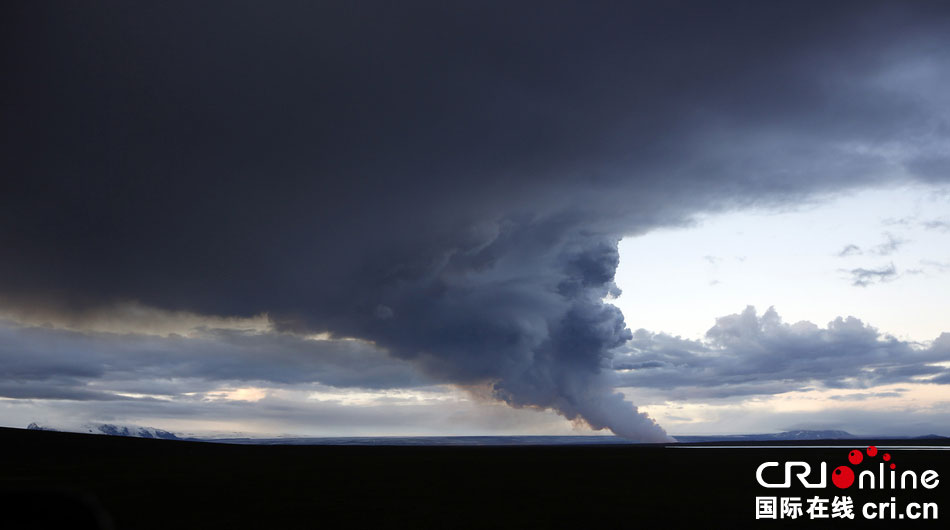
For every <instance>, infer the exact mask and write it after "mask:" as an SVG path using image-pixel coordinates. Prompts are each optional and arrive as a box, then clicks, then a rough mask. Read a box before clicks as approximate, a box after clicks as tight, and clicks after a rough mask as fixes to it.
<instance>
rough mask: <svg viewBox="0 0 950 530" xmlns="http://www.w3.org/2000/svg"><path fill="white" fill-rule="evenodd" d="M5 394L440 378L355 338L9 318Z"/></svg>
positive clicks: (112, 394) (380, 384)
mask: <svg viewBox="0 0 950 530" xmlns="http://www.w3.org/2000/svg"><path fill="white" fill-rule="evenodd" d="M0 364H2V365H3V367H4V370H3V372H2V374H0V395H2V396H4V397H10V398H37V399H72V400H105V399H117V400H124V399H129V398H127V397H124V396H122V395H120V394H116V392H119V393H134V394H156V395H169V396H178V397H180V396H181V395H183V394H186V393H188V392H196V391H207V390H211V389H212V388H213V387H215V386H217V385H219V384H220V383H221V382H223V381H227V382H232V383H233V382H257V383H264V384H272V385H276V386H284V385H294V384H309V383H321V384H324V385H328V386H334V387H356V388H370V389H382V388H411V387H418V386H422V385H426V384H432V380H431V379H429V378H426V377H425V376H423V375H422V374H420V373H419V372H418V370H416V369H414V368H413V367H412V366H411V365H410V364H409V363H406V362H404V361H400V360H398V359H393V358H391V357H389V356H387V355H386V354H385V353H384V352H382V351H380V350H378V349H376V348H374V347H373V346H372V345H370V344H367V343H365V342H361V341H353V340H307V339H303V338H300V337H296V336H293V335H290V334H286V333H257V332H242V331H235V330H215V329H205V330H201V331H200V333H198V334H197V336H195V337H182V336H175V335H173V336H168V337H159V336H152V335H135V334H114V333H88V332H86V333H83V332H78V331H68V330H61V329H52V328H43V327H23V326H18V325H16V324H14V323H12V322H3V321H0Z"/></svg>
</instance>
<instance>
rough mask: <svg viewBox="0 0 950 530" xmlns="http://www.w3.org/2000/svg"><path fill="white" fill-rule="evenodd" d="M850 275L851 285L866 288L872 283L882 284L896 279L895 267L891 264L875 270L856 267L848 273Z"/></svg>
mask: <svg viewBox="0 0 950 530" xmlns="http://www.w3.org/2000/svg"><path fill="white" fill-rule="evenodd" d="M848 272H849V273H850V274H851V285H853V286H855V287H867V286H868V285H871V284H874V283H882V282H887V281H890V280H893V279H895V278H897V267H895V266H894V264H893V263H891V264H889V265H886V266H883V267H878V268H876V269H865V268H864V267H858V268H855V269H851V270H850V271H848Z"/></svg>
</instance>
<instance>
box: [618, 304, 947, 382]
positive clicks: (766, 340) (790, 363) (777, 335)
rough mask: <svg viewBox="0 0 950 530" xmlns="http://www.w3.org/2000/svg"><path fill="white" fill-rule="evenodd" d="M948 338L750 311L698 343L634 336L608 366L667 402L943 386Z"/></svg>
mask: <svg viewBox="0 0 950 530" xmlns="http://www.w3.org/2000/svg"><path fill="white" fill-rule="evenodd" d="M947 361H950V333H944V334H942V335H941V336H940V337H938V338H937V339H936V340H935V341H933V343H932V344H930V345H921V344H915V343H911V342H906V341H901V340H898V339H895V338H893V337H890V336H887V335H883V334H881V333H880V332H879V331H877V330H876V329H874V328H873V327H871V326H869V325H866V324H864V323H863V322H861V321H860V320H858V319H856V318H854V317H848V318H842V317H838V318H837V319H835V320H834V321H832V322H830V323H829V324H828V326H827V327H826V328H820V327H818V326H816V325H815V324H812V323H811V322H805V321H803V322H798V323H795V324H787V323H784V322H782V320H781V318H780V317H779V315H778V313H776V312H775V310H774V309H772V308H770V309H769V310H768V311H766V312H765V313H764V314H762V315H761V316H759V315H757V314H756V311H755V309H754V308H752V307H751V306H750V307H748V308H746V309H745V311H743V312H742V313H740V314H735V315H729V316H725V317H721V318H718V319H717V320H716V325H715V326H713V327H712V328H710V329H709V331H708V332H707V333H706V337H705V339H704V340H701V341H694V340H687V339H682V338H679V337H671V336H669V335H666V334H662V333H651V332H649V331H646V330H643V329H641V330H638V331H636V332H635V333H634V334H633V339H632V340H631V341H630V342H629V343H627V345H625V346H624V347H623V348H621V350H620V352H619V353H618V355H617V356H616V357H615V359H614V364H613V366H614V369H615V370H617V371H618V372H619V378H620V381H621V383H620V384H622V385H624V386H630V387H639V388H655V389H661V390H663V391H664V395H665V396H668V397H669V398H670V399H710V398H726V397H735V396H746V395H770V394H778V393H783V392H789V391H793V390H798V391H804V390H807V389H809V388H810V387H813V386H814V385H815V384H820V385H821V386H823V387H825V388H849V389H855V388H871V387H874V386H878V385H884V384H893V383H900V382H912V381H916V382H923V381H927V382H931V383H935V384H945V383H947V382H948V381H950V370H948V369H947V368H944V367H941V366H938V365H935V364H934V363H940V362H947Z"/></svg>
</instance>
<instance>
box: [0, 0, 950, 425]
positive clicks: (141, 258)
mask: <svg viewBox="0 0 950 530" xmlns="http://www.w3.org/2000/svg"><path fill="white" fill-rule="evenodd" d="M7 9H8V11H9V13H8V16H4V17H2V20H3V22H2V23H0V24H3V27H2V31H0V35H2V37H0V38H2V39H3V44H2V46H3V50H4V53H3V55H2V56H0V61H2V65H3V71H4V74H5V76H4V78H5V82H4V84H3V86H2V88H0V96H2V97H0V105H2V112H3V115H4V119H3V121H2V125H0V127H2V129H0V134H2V142H0V171H2V174H3V175H4V189H3V193H2V194H0V245H2V247H3V248H4V259H2V260H0V299H2V300H3V303H4V304H6V305H14V306H31V305H36V306H56V307H57V308H58V310H59V311H68V312H82V311H85V310H89V309H90V308H94V307H98V306H101V305H104V304H113V303H121V302H124V301H129V300H131V301H135V302H137V303H141V304H143V305H145V306H150V307H159V308H164V309H173V310H187V311H191V312H195V313H199V314H213V315H239V316H240V315H244V316H249V315H256V314H260V313H263V312H266V313H267V314H269V315H270V316H271V318H273V319H274V321H275V322H276V323H277V325H278V326H279V327H280V328H281V329H284V330H294V331H307V332H313V331H327V332H330V333H333V334H334V335H337V336H347V337H358V338H362V339H366V340H370V341H373V342H375V343H376V344H377V345H378V346H380V347H381V348H385V349H387V350H388V351H390V352H391V353H392V354H393V355H395V356H397V357H399V358H403V359H411V360H414V361H415V362H417V363H418V364H419V365H420V366H423V367H424V368H425V369H426V370H427V371H428V373H429V374H430V375H431V376H433V377H435V378H438V379H439V380H443V381H446V382H458V383H467V382H472V381H481V382H494V383H495V388H496V395H497V397H498V398H500V399H504V400H505V401H507V402H509V403H512V404H514V405H519V406H520V405H528V406H540V407H553V408H556V409H557V410H559V411H561V412H562V413H563V414H564V415H565V416H567V417H570V418H576V417H583V418H584V419H586V420H587V421H588V422H590V423H592V424H593V425H594V426H595V427H603V426H609V427H611V428H613V429H614V430H616V431H618V432H621V433H622V434H625V435H628V436H632V437H637V438H642V439H662V438H663V434H662V431H660V430H659V429H658V428H656V426H655V425H653V424H652V422H650V421H649V420H648V419H646V418H644V417H642V416H641V415H638V414H636V412H635V409H634V408H633V407H631V406H629V404H623V402H622V401H619V395H617V394H614V393H612V392H611V391H610V390H609V386H610V385H609V381H608V380H607V378H608V376H609V371H605V370H603V367H604V366H606V365H608V364H609V357H610V353H609V351H610V349H611V348H613V347H615V346H617V345H619V344H621V343H623V342H624V341H625V340H626V338H627V337H628V334H629V332H628V331H626V330H625V325H624V321H623V319H622V315H621V314H620V313H619V311H617V310H615V309H613V308H611V307H609V306H605V305H603V303H602V302H601V300H602V299H603V297H604V296H606V295H608V294H610V293H612V292H615V287H614V286H613V283H612V278H613V273H614V269H615V267H616V264H617V259H616V244H617V241H618V240H619V238H620V237H621V236H622V235H625V234H637V233H643V232H645V231H648V230H650V229H652V228H654V227H657V226H661V225H668V224H674V223H684V222H687V221H688V219H689V217H690V216H691V215H693V214H695V213H698V212H702V211H715V210H722V209H725V208H733V207H741V206H746V205H751V204H762V205H768V204H777V203H782V202H787V201H793V200H796V199H798V198H801V197H803V196H805V195H807V194H810V193H817V192H822V191H829V190H839V189H843V188H849V187H854V186H859V185H865V184H869V183H876V182H881V181H883V180H886V179H887V178H889V176H890V175H892V174H894V175H896V174H903V173H905V172H906V173H910V174H912V175H914V176H915V177H919V178H923V179H926V180H929V181H945V180H946V179H947V178H948V175H947V174H946V171H945V170H944V169H945V168H943V166H941V164H940V162H939V161H940V158H939V156H938V155H939V153H941V152H942V151H941V149H942V146H944V145H946V142H947V139H948V136H950V128H948V126H947V109H946V103H947V101H946V95H945V94H946V92H945V90H944V89H945V87H946V85H947V82H946V81H948V79H947V61H948V52H947V50H948V49H950V46H947V44H948V42H947V41H948V40H950V37H948V35H950V31H948V30H950V19H948V17H947V12H946V10H945V9H943V6H941V5H940V4H930V3H913V4H907V3H901V4H878V3H869V2H855V3H848V2H838V3H835V4H834V5H833V6H825V5H818V4H786V5H773V4H772V3H768V4H765V3H761V2H748V3H746V2H736V3H731V4H726V5H724V4H715V5H713V4H708V3H696V4H695V5H672V4H641V3H629V2H623V3H603V4H598V5H596V6H584V5H582V4H574V3H560V2H556V3H546V4H545V5H544V6H543V8H541V7H537V6H531V5H527V4H522V5H511V4H510V3H499V4H495V5H492V4H486V3H482V2H479V3H471V4H458V3H454V2H453V3H450V4H436V3H432V4H428V3H410V4H406V3H395V4H393V3H360V4H358V5H357V4H352V3H343V2H341V3H339V4H329V3H320V4H314V3H282V4H280V5H279V6H265V5H264V4H250V5H249V4H244V3H234V4H229V5H228V7H227V9H222V10H215V9H213V8H212V7H210V6H209V5H194V4H193V3H185V4H175V3H163V4H161V5H129V4H126V3H114V4H113V3H108V2H107V3H97V4H96V5H94V6H90V5H80V4H75V5H72V4H67V5H58V6H50V5H35V4H26V5H19V6H17V7H13V8H11V7H7ZM908 65H910V66H912V67H913V68H911V69H910V70H909V71H908ZM911 140H912V141H911ZM895 153H896V155H895ZM644 259H648V257H644ZM262 369H264V370H266V368H262ZM608 411H609V412H608Z"/></svg>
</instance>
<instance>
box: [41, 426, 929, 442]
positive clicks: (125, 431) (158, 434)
mask: <svg viewBox="0 0 950 530" xmlns="http://www.w3.org/2000/svg"><path fill="white" fill-rule="evenodd" d="M27 429H29V430H34V431H66V432H77V433H88V434H105V435H109V436H124V437H130V438H152V439H160V440H186V441H203V442H215V443H228V444H241V445H245V444H247V445H419V446H425V445H590V444H634V443H636V442H631V441H629V440H626V439H623V438H620V437H618V436H598V435H593V436H592V435H573V436H517V435H515V436H333V437H326V436H324V437H307V436H284V437H277V438H251V437H240V438H192V437H180V436H178V435H176V434H174V433H172V432H169V431H165V430H162V429H156V428H153V427H140V426H138V425H114V424H110V423H97V424H86V425H83V426H82V427H80V428H79V429H57V428H52V427H48V426H41V425H39V424H37V423H35V422H34V423H31V424H30V425H29V426H28V427H27ZM850 439H905V440H937V439H947V437H946V436H940V435H937V434H927V435H924V436H913V437H901V436H864V435H862V436H856V435H854V434H851V433H849V432H847V431H841V430H806V429H798V430H792V431H783V432H779V433H763V434H732V435H682V436H676V440H677V442H680V443H708V442H743V443H745V442H781V441H814V440H850Z"/></svg>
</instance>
